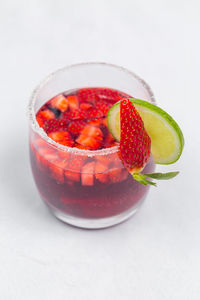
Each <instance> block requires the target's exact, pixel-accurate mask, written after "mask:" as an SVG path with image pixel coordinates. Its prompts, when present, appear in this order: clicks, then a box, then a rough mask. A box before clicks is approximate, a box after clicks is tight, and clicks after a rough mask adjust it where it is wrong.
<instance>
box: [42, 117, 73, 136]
mask: <svg viewBox="0 0 200 300" xmlns="http://www.w3.org/2000/svg"><path fill="white" fill-rule="evenodd" d="M43 128H44V130H45V132H46V133H47V134H49V133H51V132H54V131H60V130H66V129H67V122H66V121H63V120H62V119H51V120H46V121H45V125H44V126H43Z"/></svg>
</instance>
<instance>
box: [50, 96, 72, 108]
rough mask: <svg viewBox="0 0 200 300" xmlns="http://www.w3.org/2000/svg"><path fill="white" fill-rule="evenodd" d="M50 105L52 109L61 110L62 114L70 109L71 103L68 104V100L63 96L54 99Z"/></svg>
mask: <svg viewBox="0 0 200 300" xmlns="http://www.w3.org/2000/svg"><path fill="white" fill-rule="evenodd" d="M50 105H51V106H52V107H55V108H57V109H59V110H60V111H61V112H64V111H66V110H67V109H68V105H69V103H68V99H67V98H66V97H65V96H63V95H62V94H61V95H58V96H56V97H55V98H53V99H52V100H51V101H50Z"/></svg>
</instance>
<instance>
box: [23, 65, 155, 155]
mask: <svg viewBox="0 0 200 300" xmlns="http://www.w3.org/2000/svg"><path fill="white" fill-rule="evenodd" d="M86 65H88V66H89V65H97V66H98V65H100V66H108V67H112V68H115V69H118V70H120V71H123V72H124V73H127V74H129V75H131V76H132V77H134V78H135V79H137V80H138V81H139V82H140V83H141V84H142V85H143V86H144V88H145V89H146V90H147V91H148V93H149V95H150V99H151V102H152V103H156V101H155V97H154V94H153V92H152V90H151V88H150V86H149V85H148V84H147V83H146V82H145V81H144V80H143V79H142V78H141V77H139V76H138V75H136V74H135V73H134V72H132V71H129V70H127V69H126V68H124V67H121V66H118V65H115V64H110V63H105V62H82V63H77V64H72V65H68V66H65V67H62V68H59V69H57V70H56V71H54V72H52V73H50V74H49V75H48V76H46V77H45V78H44V79H43V80H42V81H41V82H40V83H39V84H38V85H37V86H36V88H35V89H34V90H33V92H32V94H31V97H30V100H29V103H28V107H27V116H28V120H29V124H30V126H31V128H32V129H33V131H34V132H36V133H38V134H39V135H40V137H41V138H42V139H43V140H45V141H46V142H47V143H49V144H50V145H52V146H53V147H55V148H57V149H59V150H61V151H64V152H69V153H72V154H76V155H84V156H88V157H93V156H95V155H108V154H113V153H116V152H118V151H119V146H114V147H111V148H104V149H100V150H84V149H78V148H75V147H74V148H72V147H68V146H64V145H61V144H59V143H57V142H55V141H53V140H52V139H51V138H49V137H48V135H47V134H46V132H45V131H44V130H43V129H42V128H41V127H40V126H39V124H38V122H37V120H36V116H35V112H34V105H35V102H36V97H37V95H38V93H39V91H40V90H41V88H43V87H44V86H45V85H46V84H47V83H48V82H49V81H50V80H51V79H52V78H54V77H55V76H56V75H57V74H58V73H61V72H64V71H66V70H70V69H72V68H76V67H81V66H86Z"/></svg>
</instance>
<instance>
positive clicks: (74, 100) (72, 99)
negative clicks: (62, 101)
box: [67, 96, 79, 111]
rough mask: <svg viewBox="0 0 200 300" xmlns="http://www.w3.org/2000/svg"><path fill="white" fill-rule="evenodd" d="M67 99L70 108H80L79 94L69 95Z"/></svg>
mask: <svg viewBox="0 0 200 300" xmlns="http://www.w3.org/2000/svg"><path fill="white" fill-rule="evenodd" d="M67 100H68V103H69V108H70V110H72V111H74V110H76V109H78V108H79V101H78V97H77V96H68V97H67Z"/></svg>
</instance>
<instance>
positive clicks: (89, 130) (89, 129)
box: [81, 125, 103, 141]
mask: <svg viewBox="0 0 200 300" xmlns="http://www.w3.org/2000/svg"><path fill="white" fill-rule="evenodd" d="M81 134H83V135H87V136H89V137H93V138H94V139H96V140H99V141H102V140H103V133H102V131H101V129H100V128H98V127H95V126H91V125H86V126H85V127H84V129H83V130H82V131H81Z"/></svg>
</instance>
